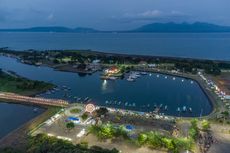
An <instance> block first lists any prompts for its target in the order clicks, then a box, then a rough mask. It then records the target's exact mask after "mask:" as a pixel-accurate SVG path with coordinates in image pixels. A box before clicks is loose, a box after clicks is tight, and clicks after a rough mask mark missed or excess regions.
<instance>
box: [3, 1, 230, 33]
mask: <svg viewBox="0 0 230 153" xmlns="http://www.w3.org/2000/svg"><path fill="white" fill-rule="evenodd" d="M171 21H174V22H183V21H186V22H195V21H200V22H209V23H214V24H219V25H230V0H0V28H24V27H33V26H67V27H92V28H96V29H99V30H123V29H132V28H136V27H138V26H141V25H143V24H147V23H153V22H171Z"/></svg>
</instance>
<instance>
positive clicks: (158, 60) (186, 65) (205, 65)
mask: <svg viewBox="0 0 230 153" xmlns="http://www.w3.org/2000/svg"><path fill="white" fill-rule="evenodd" d="M0 53H3V54H4V53H5V54H9V53H10V54H13V55H16V56H18V57H20V58H21V59H23V60H24V61H25V62H26V63H28V64H34V65H36V63H38V62H41V63H47V64H51V63H52V64H70V65H73V64H78V65H79V64H80V65H79V69H80V68H82V69H84V68H85V67H86V64H88V63H91V62H92V61H93V60H96V59H98V60H100V63H101V64H108V65H111V64H113V65H117V66H119V67H120V69H121V74H122V73H124V72H125V71H126V70H129V69H130V67H127V65H129V66H131V67H132V66H133V65H138V64H140V63H141V62H142V63H143V62H144V63H146V64H153V63H154V64H156V65H157V67H158V68H160V69H167V70H180V71H181V72H189V73H194V74H195V73H197V71H198V69H203V70H204V71H205V72H206V73H207V74H212V75H219V74H220V73H221V70H222V69H230V63H229V62H224V61H212V60H199V59H185V58H173V57H154V56H137V55H121V54H107V53H100V52H93V51H90V50H59V51H56V50H53V51H35V50H32V51H27V52H26V51H21V52H18V51H12V50H7V49H0ZM146 66H147V65H146Z"/></svg>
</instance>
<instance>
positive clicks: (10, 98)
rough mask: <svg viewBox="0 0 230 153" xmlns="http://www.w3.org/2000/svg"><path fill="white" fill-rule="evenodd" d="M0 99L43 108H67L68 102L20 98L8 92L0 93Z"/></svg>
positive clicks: (20, 96)
mask: <svg viewBox="0 0 230 153" xmlns="http://www.w3.org/2000/svg"><path fill="white" fill-rule="evenodd" d="M0 99H2V100H7V101H13V102H16V103H24V104H29V105H44V106H58V107H66V106H68V104H69V103H68V102H67V101H65V100H61V99H46V98H38V97H28V96H22V95H18V94H15V93H9V92H0Z"/></svg>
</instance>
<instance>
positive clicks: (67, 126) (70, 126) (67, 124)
mask: <svg viewBox="0 0 230 153" xmlns="http://www.w3.org/2000/svg"><path fill="white" fill-rule="evenodd" d="M74 127H75V125H74V123H73V122H68V123H66V128H67V129H68V130H71V129H73V128H74Z"/></svg>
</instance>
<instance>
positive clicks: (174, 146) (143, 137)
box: [137, 132, 193, 153]
mask: <svg viewBox="0 0 230 153" xmlns="http://www.w3.org/2000/svg"><path fill="white" fill-rule="evenodd" d="M137 143H138V144H139V145H141V146H143V145H144V146H148V147H150V148H153V149H155V148H159V149H160V148H166V149H168V150H170V151H172V152H174V153H178V152H180V151H181V150H191V149H192V145H193V141H192V140H191V139H187V138H173V137H167V136H164V135H162V134H160V133H158V132H145V133H140V134H139V135H138V138H137Z"/></svg>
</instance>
